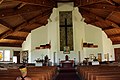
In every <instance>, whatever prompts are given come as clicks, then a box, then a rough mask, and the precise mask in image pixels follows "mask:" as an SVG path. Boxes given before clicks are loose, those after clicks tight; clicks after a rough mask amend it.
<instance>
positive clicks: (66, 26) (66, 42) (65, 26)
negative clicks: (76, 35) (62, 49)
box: [60, 18, 72, 46]
mask: <svg viewBox="0 0 120 80" xmlns="http://www.w3.org/2000/svg"><path fill="white" fill-rule="evenodd" d="M60 27H64V30H65V46H68V27H72V25H68V24H67V18H65V25H60Z"/></svg>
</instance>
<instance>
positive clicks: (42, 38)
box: [31, 26, 49, 62]
mask: <svg viewBox="0 0 120 80" xmlns="http://www.w3.org/2000/svg"><path fill="white" fill-rule="evenodd" d="M48 43H49V41H48V27H47V26H42V27H39V28H37V29H35V30H33V31H32V32H31V56H32V57H31V62H35V61H34V60H35V59H37V58H38V57H40V58H41V55H44V56H45V55H46V54H47V55H48V53H49V51H48V50H47V49H40V50H36V49H35V48H36V47H39V46H40V45H45V44H48ZM48 57H49V55H48Z"/></svg>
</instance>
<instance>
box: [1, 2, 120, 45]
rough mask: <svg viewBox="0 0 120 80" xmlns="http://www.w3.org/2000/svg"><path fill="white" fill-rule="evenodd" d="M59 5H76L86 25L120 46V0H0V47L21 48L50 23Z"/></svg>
mask: <svg viewBox="0 0 120 80" xmlns="http://www.w3.org/2000/svg"><path fill="white" fill-rule="evenodd" d="M59 2H62V3H66V2H74V6H75V7H78V8H79V12H80V13H81V14H82V16H83V17H84V18H85V22H86V23H88V24H92V25H95V26H97V27H100V28H101V29H102V30H103V31H104V32H105V33H106V34H107V36H108V37H109V38H110V39H111V40H112V42H113V44H119V43H120V28H119V27H120V0H0V46H6V47H21V46H22V43H23V41H25V40H26V37H27V36H28V34H29V33H30V32H31V30H33V29H36V28H38V27H40V26H43V25H46V24H47V23H48V19H49V17H50V15H51V13H52V9H53V8H55V7H57V3H59Z"/></svg>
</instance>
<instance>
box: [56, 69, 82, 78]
mask: <svg viewBox="0 0 120 80" xmlns="http://www.w3.org/2000/svg"><path fill="white" fill-rule="evenodd" d="M55 80H80V79H79V77H78V75H77V74H76V71H75V69H74V68H70V69H68V68H67V69H60V70H59V74H58V76H57V77H56V79H55Z"/></svg>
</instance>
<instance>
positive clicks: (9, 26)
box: [0, 19, 13, 31]
mask: <svg viewBox="0 0 120 80" xmlns="http://www.w3.org/2000/svg"><path fill="white" fill-rule="evenodd" d="M0 24H2V25H4V26H5V27H7V28H9V29H10V30H11V31H12V30H13V27H12V26H11V25H10V24H8V23H6V22H5V21H3V20H2V19H0Z"/></svg>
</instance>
